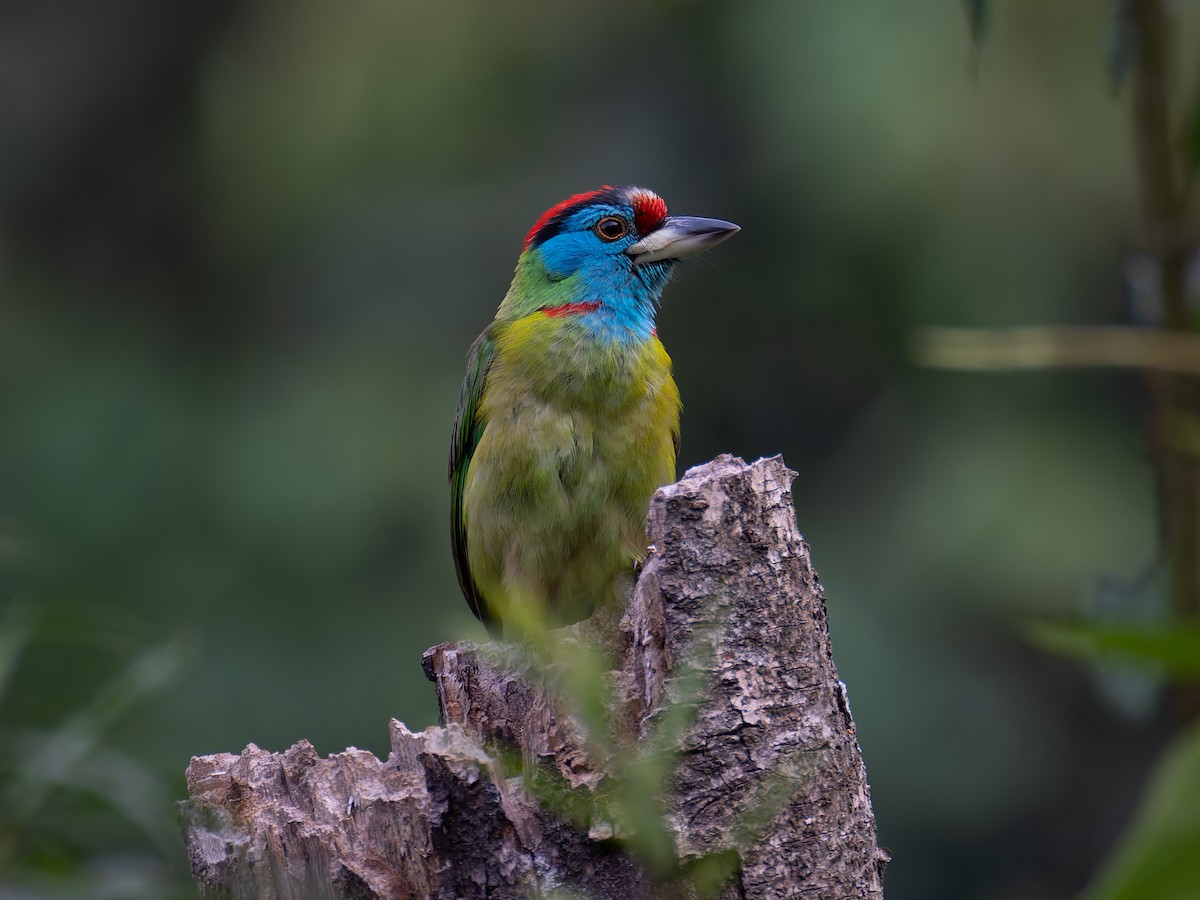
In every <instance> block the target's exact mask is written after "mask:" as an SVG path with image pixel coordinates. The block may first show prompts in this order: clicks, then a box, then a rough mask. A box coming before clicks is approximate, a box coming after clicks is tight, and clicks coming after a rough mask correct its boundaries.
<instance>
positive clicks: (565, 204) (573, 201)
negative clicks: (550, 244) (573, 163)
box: [525, 184, 612, 249]
mask: <svg viewBox="0 0 1200 900" xmlns="http://www.w3.org/2000/svg"><path fill="white" fill-rule="evenodd" d="M611 190H612V188H611V187H610V186H609V185H607V184H606V185H602V186H601V187H599V188H597V189H596V190H594V191H584V192H583V193H582V194H572V195H571V196H570V197H568V198H567V199H566V200H563V201H562V202H561V203H555V204H554V205H553V206H552V207H550V208H549V209H548V210H546V211H545V212H544V213H542V214H541V215H540V216H538V220H537V221H536V222H534V223H533V227H532V228H530V229H529V234H527V235H525V247H526V249H528V248H529V245H530V244H532V243H533V239H534V238H535V237H537V233H538V232H539V231H541V230H542V229H543V228H544V227H545V226H546V225H548V224H549V223H550V220H551V219H553V218H554V217H555V216H557V215H558V214H559V213H561V212H563V211H564V210H566V209H570V208H571V207H572V206H576V205H578V204H583V203H587V202H588V201H589V200H594V199H595V198H596V197H599V196H600V195H601V194H604V193H607V192H608V191H611Z"/></svg>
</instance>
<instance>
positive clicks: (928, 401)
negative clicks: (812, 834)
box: [0, 0, 1198, 900]
mask: <svg viewBox="0 0 1200 900" xmlns="http://www.w3.org/2000/svg"><path fill="white" fill-rule="evenodd" d="M1180 21H1181V27H1186V28H1187V29H1188V34H1189V35H1190V38H1191V43H1192V44H1194V43H1195V39H1196V37H1197V33H1198V32H1197V28H1196V24H1197V22H1196V16H1195V14H1194V13H1192V12H1189V13H1187V14H1186V15H1185V16H1184V18H1183V19H1181V20H1180ZM1110 28H1111V9H1110V8H1109V6H1108V4H1102V3H1100V4H1098V3H1094V2H1089V0H1070V2H1068V0H1061V2H1055V3H1046V2H1044V0H1009V2H1006V3H1002V4H999V5H998V6H997V7H996V8H995V9H994V10H993V11H992V16H991V25H990V31H989V33H988V36H987V41H986V43H985V45H984V47H983V50H982V55H981V57H980V58H979V59H978V60H974V62H977V63H978V69H977V72H975V73H974V74H973V69H974V68H975V67H974V65H973V50H972V45H971V40H970V36H969V33H968V29H967V27H966V18H965V16H964V14H963V9H962V6H961V5H960V4H956V3H947V2H933V0H922V2H916V0H914V2H905V3H903V4H900V3H893V2H884V0H874V2H859V3H819V2H815V0H812V2H795V0H773V2H771V0H754V2H741V3H736V4H733V3H724V4H722V3H717V2H686V0H674V2H660V3H635V2H633V0H612V2H608V3H604V4H598V3H593V4H577V3H550V2H544V3H523V4H510V3H504V4H501V3H488V2H482V0H474V2H461V3H432V2H400V0H393V2H382V0H350V2H346V3H338V4H334V3H329V2H322V0H287V2H283V0H175V2H172V3H169V4H168V3H162V2H156V0H109V2H106V3H92V2H86V0H51V2H43V3H20V2H17V3H9V4H5V5H3V6H2V7H0V85H3V88H2V90H0V566H2V568H0V604H3V611H2V612H0V688H3V695H2V696H0V768H2V770H3V771H2V772H0V774H2V775H3V781H0V897H5V898H8V897H13V898H16V897H20V898H42V897H89V898H91V897H97V898H99V897H114V898H117V897H145V898H160V897H170V896H181V897H182V896H188V895H189V893H190V891H191V888H190V881H189V878H188V873H187V864H186V859H185V855H184V852H183V848H182V843H181V841H180V839H179V836H178V830H177V826H176V824H175V820H174V815H175V813H174V807H173V801H175V800H177V799H180V798H181V797H182V795H183V793H184V789H183V781H182V772H183V769H184V767H185V766H186V764H187V761H188V758H189V757H190V756H191V755H193V754H202V753H213V752H218V751H238V750H240V749H241V748H242V747H243V746H245V745H246V744H247V743H249V742H255V743H257V744H259V745H260V746H263V747H266V748H270V749H275V750H282V749H284V748H286V747H287V746H289V745H290V744H291V743H293V742H294V741H296V740H298V739H300V738H305V737H306V738H309V739H311V740H312V741H313V742H314V743H315V744H316V746H317V748H318V750H320V751H321V752H322V753H323V754H325V753H330V752H334V751H338V750H340V749H342V748H344V747H345V746H347V745H354V746H358V747H366V748H369V749H372V750H374V751H377V752H384V751H385V750H386V746H387V729H386V724H387V719H388V717H390V716H395V717H398V718H400V719H402V720H404V721H405V722H406V723H407V724H408V725H410V726H411V727H414V728H416V727H423V726H425V725H429V724H433V723H434V721H435V718H436V705H435V702H434V696H433V692H432V689H431V686H430V685H429V684H427V683H426V681H425V679H424V678H423V676H422V674H421V670H420V666H419V660H420V654H421V651H422V650H423V649H424V648H425V647H427V646H429V645H431V644H433V643H436V642H438V641H442V640H447V639H452V638H480V637H482V636H483V632H482V629H481V628H480V627H479V626H478V625H477V624H476V623H475V622H474V620H473V619H472V618H471V617H470V614H469V612H468V610H467V607H466V605H465V604H464V603H463V601H462V598H461V595H460V593H459V590H458V587H457V584H456V583H455V578H454V572H453V565H452V562H451V556H450V550H449V546H448V527H447V524H448V523H447V517H448V492H447V488H446V484H445V474H444V473H445V457H446V453H447V449H448V440H449V430H450V425H451V422H452V419H453V415H454V409H455V404H456V401H457V393H458V388H459V383H460V380H461V377H462V372H463V366H464V360H465V353H466V348H467V346H468V344H469V343H470V342H471V340H472V339H473V338H474V336H475V335H476V334H477V333H478V332H479V331H480V330H481V329H482V328H483V327H484V325H485V324H486V323H487V322H488V321H489V320H490V318H491V316H492V314H493V312H494V309H495V306H496V304H497V303H498V302H499V299H500V297H501V296H502V295H503V292H504V290H505V288H506V287H507V284H508V280H509V277H510V274H511V271H512V266H513V264H514V262H515V259H516V254H517V252H518V251H519V249H520V242H521V238H522V236H523V235H524V233H525V231H526V230H527V229H528V227H529V226H530V224H531V223H532V222H533V220H534V219H535V218H536V217H537V215H538V214H539V213H540V212H541V211H542V210H543V209H544V208H546V207H547V206H549V205H550V204H552V203H554V202H555V201H557V200H559V199H561V198H563V197H565V196H567V195H568V194H571V193H574V192H576V191H580V190H585V189H588V188H591V187H594V186H597V185H599V184H601V183H612V184H623V183H632V184H642V185H645V186H648V187H652V188H654V189H655V190H657V191H658V192H660V193H661V194H662V195H663V196H664V197H666V198H667V201H668V203H669V204H670V206H671V208H672V210H673V211H675V212H679V213H690V214H698V215H712V216H720V217H723V218H728V219H731V220H733V221H736V222H738V223H739V224H741V225H742V227H743V229H744V230H743V233H742V234H740V235H739V236H738V237H737V239H736V240H733V241H731V242H729V243H728V244H726V245H724V246H722V247H721V248H720V249H719V250H717V251H714V252H713V253H712V254H710V255H709V256H708V257H706V258H705V259H701V260H699V261H696V262H693V263H692V264H690V265H687V266H685V267H682V268H681V270H680V271H679V273H678V275H677V277H676V280H675V283H674V284H673V285H672V287H671V288H670V289H669V290H668V292H667V296H666V302H665V307H664V309H663V311H662V314H661V317H660V320H659V333H660V335H661V337H662V338H663V340H664V342H665V343H666V345H667V347H668V349H669V350H670V352H671V354H672V356H673V357H674V360H675V366H676V375H677V379H678V382H679V385H680V389H681V391H682V393H683V397H684V403H685V411H684V423H683V430H684V436H683V449H682V457H681V468H680V471H681V472H682V469H683V468H684V467H686V466H690V465H694V464H697V463H700V462H703V461H705V460H707V459H709V458H711V457H712V456H714V455H716V454H717V453H720V452H724V451H729V452H733V453H736V454H740V455H742V456H744V457H747V458H749V459H753V458H757V457H759V456H763V455H771V454H775V453H783V454H784V456H785V458H786V460H787V461H788V463H789V464H790V465H791V466H792V467H793V468H795V469H797V470H798V471H799V477H798V478H797V480H796V484H795V501H796V508H797V514H798V518H799V522H800V527H801V529H802V531H803V532H804V533H805V536H806V537H807V539H808V540H809V542H810V544H811V546H812V550H813V556H814V560H815V563H816V565H817V568H818V569H819V571H820V573H821V575H822V579H823V581H824V583H825V586H826V590H827V594H828V600H829V613H830V619H831V627H832V630H833V639H834V647H835V653H836V660H837V664H838V668H839V672H840V674H841V676H842V677H843V679H844V680H845V681H846V683H847V685H848V687H849V692H850V698H851V702H852V704H853V708H854V712H855V716H856V720H857V723H858V727H859V732H860V739H861V743H862V746H863V751H864V755H865V759H866V763H867V768H868V773H869V775H870V780H871V783H872V788H873V794H874V801H875V808H876V813H877V816H878V820H879V829H880V839H881V842H882V843H883V844H884V845H886V846H888V847H890V848H891V849H892V850H893V852H894V854H895V861H894V863H893V864H892V866H891V867H890V868H889V870H888V873H887V888H888V896H889V897H890V898H894V900H913V898H922V900H940V898H945V900H952V898H953V900H962V898H980V900H985V898H986V900H1007V898H1014V900H1015V898H1022V900H1041V898H1047V900H1049V898H1063V897H1069V896H1072V895H1074V894H1076V893H1077V892H1078V891H1079V890H1080V889H1081V888H1082V887H1083V886H1084V885H1085V884H1086V883H1087V881H1088V879H1089V877H1090V876H1091V875H1092V873H1093V872H1094V871H1095V869H1096V867H1097V866H1098V865H1099V864H1100V862H1101V860H1102V859H1103V858H1104V857H1105V855H1106V853H1108V852H1109V850H1110V848H1111V846H1112V845H1113V843H1114V841H1115V840H1116V838H1117V836H1118V835H1119V834H1120V832H1121V830H1122V828H1123V826H1124V825H1125V824H1126V822H1127V821H1128V819H1129V817H1130V815H1131V813H1132V811H1133V809H1134V807H1135V804H1136V801H1137V798H1138V796H1139V794H1140V792H1141V791H1142V789H1143V787H1144V785H1145V782H1146V778H1147V775H1148V773H1149V771H1150V769H1151V767H1152V766H1153V764H1154V762H1155V761H1156V759H1157V758H1158V756H1159V753H1160V751H1161V749H1162V747H1163V746H1164V743H1165V741H1166V739H1167V737H1168V735H1169V733H1170V728H1169V723H1168V722H1167V720H1166V715H1165V714H1164V713H1163V712H1162V711H1161V710H1160V708H1159V705H1158V704H1156V703H1155V694H1154V690H1153V687H1152V686H1150V687H1149V688H1147V686H1146V685H1145V684H1140V685H1139V684H1138V683H1137V682H1128V683H1125V684H1124V687H1125V691H1124V693H1123V694H1121V696H1122V697H1123V699H1124V702H1123V704H1121V705H1117V704H1114V703H1113V702H1111V700H1109V699H1107V698H1106V695H1105V694H1104V693H1103V692H1102V691H1101V690H1099V689H1098V686H1097V683H1096V682H1095V680H1094V679H1093V678H1091V677H1090V674H1089V672H1088V671H1087V669H1086V668H1085V667H1081V666H1079V665H1077V664H1076V663H1073V662H1070V661H1065V660H1061V659H1058V658H1055V657H1052V656H1048V655H1046V654H1044V653H1042V652H1041V651H1039V650H1036V649H1034V648H1032V647H1030V646H1029V645H1028V644H1026V643H1025V642H1024V641H1023V640H1022V639H1021V638H1020V628H1021V627H1022V624H1023V623H1024V622H1025V621H1026V620H1027V619H1028V618H1029V617H1031V616H1044V615H1060V614H1062V615H1069V614H1074V613H1077V612H1079V611H1081V610H1085V609H1088V608H1089V607H1092V606H1095V605H1096V604H1098V603H1100V604H1103V603H1104V602H1105V600H1106V598H1108V597H1111V596H1113V595H1118V596H1119V595H1122V593H1123V592H1130V591H1132V592H1134V593H1137V591H1134V588H1131V587H1129V585H1128V584H1127V579H1131V578H1133V576H1134V575H1136V574H1137V573H1138V572H1140V571H1142V570H1143V569H1144V568H1145V567H1146V565H1147V564H1148V563H1150V562H1151V560H1152V558H1153V556H1154V554H1155V551H1156V549H1157V543H1156V542H1157V537H1156V521H1155V518H1156V510H1155V493H1154V490H1155V488H1154V480H1153V473H1152V470H1151V468H1150V466H1149V465H1148V464H1147V461H1146V459H1145V457H1144V450H1143V442H1144V439H1143V434H1142V418H1143V415H1144V406H1145V398H1144V396H1143V392H1142V388H1141V385H1140V382H1139V381H1138V379H1137V378H1136V376H1133V375H1129V374H1111V373H1097V372H1073V373H1057V374H1056V373H1028V374H1019V375H962V374H947V373H944V372H934V371H928V370H921V369H919V368H916V367H914V366H913V365H912V363H911V360H910V356H909V351H908V342H909V339H910V335H911V332H912V330H913V329H914V328H916V327H918V326H920V325H922V324H950V325H1017V324H1022V323H1038V322H1040V323H1052V324H1054V323H1059V324H1061V323H1102V322H1120V321H1123V320H1124V319H1125V300H1124V297H1123V294H1122V288H1121V272H1122V267H1123V265H1124V262H1125V260H1126V258H1127V257H1128V256H1129V254H1130V253H1131V252H1132V251H1133V250H1134V248H1135V247H1136V246H1137V243H1138V240H1139V228H1140V214H1139V209H1138V201H1137V194H1136V178H1135V165H1134V159H1133V148H1132V143H1131V137H1130V128H1129V111H1128V105H1127V102H1126V99H1125V98H1124V97H1122V96H1119V95H1114V94H1113V92H1112V91H1111V90H1110V85H1109V82H1108V77H1107V74H1106V71H1105V55H1106V52H1107V51H1106V48H1107V46H1108V44H1109V41H1110V33H1109V32H1110ZM1184 62H1187V61H1186V60H1184ZM1189 71H1191V70H1190V69H1189ZM1141 594H1146V595H1147V597H1148V598H1149V599H1148V600H1147V602H1153V600H1154V590H1153V586H1152V588H1151V589H1150V590H1149V591H1148V592H1147V591H1141ZM1139 596H1140V595H1139ZM1109 693H1110V694H1111V693H1112V692H1111V691H1110V692H1109Z"/></svg>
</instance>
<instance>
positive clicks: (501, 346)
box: [450, 187, 738, 632]
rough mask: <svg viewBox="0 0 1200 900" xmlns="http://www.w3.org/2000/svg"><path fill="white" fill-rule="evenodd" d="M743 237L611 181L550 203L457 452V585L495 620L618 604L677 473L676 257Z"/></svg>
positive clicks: (553, 617) (485, 364) (499, 325)
mask: <svg viewBox="0 0 1200 900" xmlns="http://www.w3.org/2000/svg"><path fill="white" fill-rule="evenodd" d="M736 231H738V226H736V225H734V224H732V223H731V222H724V221H722V220H720V219H703V218H694V217H689V216H668V215H667V206H666V204H665V203H664V202H663V200H662V198H661V197H659V196H658V195H657V194H655V193H654V192H653V191H649V190H646V189H645V188H638V187H602V188H600V189H599V190H595V191H589V192H587V193H584V194H576V195H575V196H573V197H570V198H569V199H567V200H564V201H563V202H562V203H559V204H557V205H555V206H552V207H551V208H550V209H548V210H546V212H544V213H543V214H542V215H541V217H540V218H539V219H538V220H537V222H536V223H535V224H534V226H533V228H532V229H531V230H530V232H529V234H528V235H527V236H526V238H525V246H524V249H523V251H522V253H521V255H520V257H518V259H517V269H516V273H515V274H514V276H513V280H512V285H511V286H510V287H509V289H508V293H507V294H506V295H505V297H504V300H503V301H502V302H501V303H500V308H499V310H498V311H497V312H496V318H495V320H494V321H493V322H492V324H491V325H489V326H488V328H487V329H486V330H485V331H484V332H483V334H481V335H480V336H479V337H478V339H477V340H476V341H475V343H474V344H473V345H472V346H471V350H470V354H469V357H468V362H467V376H466V380H465V381H464V382H463V386H462V393H461V394H460V397H459V403H458V416H457V418H456V420H455V423H454V434H453V440H452V445H451V450H450V493H451V507H452V510H451V533H452V536H453V543H454V561H455V566H456V568H457V570H458V580H459V584H461V585H462V590H463V594H465V595H466V598H467V603H469V604H470V606H471V609H472V611H474V613H475V615H477V616H478V617H479V618H480V619H482V620H483V622H484V623H485V624H486V625H488V627H489V629H490V630H492V631H493V632H497V631H498V630H499V627H500V626H501V625H502V624H505V623H507V624H509V625H510V626H514V627H515V629H516V630H518V631H519V630H521V629H524V628H528V627H530V626H532V625H542V626H545V625H552V624H565V623H568V622H572V621H576V620H578V619H581V618H583V617H585V616H587V615H589V614H590V613H591V612H592V611H593V609H594V608H595V607H596V606H597V605H598V604H604V603H607V602H612V601H616V600H617V599H618V597H617V594H618V587H617V585H618V584H619V582H620V579H621V577H622V575H623V574H624V573H627V572H629V571H630V569H631V567H632V565H633V563H634V562H635V561H636V560H638V559H640V558H641V557H642V556H643V555H644V553H645V538H644V531H643V521H644V518H645V515H646V509H647V506H648V504H649V502H650V496H651V495H652V494H653V493H654V490H655V488H657V487H659V486H661V485H664V484H668V483H670V482H671V481H673V480H674V479H675V458H676V455H677V453H678V448H679V408H680V402H679V390H678V389H677V388H676V386H675V381H674V379H673V378H672V377H671V358H670V357H669V356H667V352H666V350H664V349H663V345H662V343H661V342H660V341H659V339H658V335H657V332H656V330H655V313H656V312H657V309H658V303H659V300H660V298H661V297H662V292H663V288H665V287H666V285H667V282H668V281H669V280H670V278H671V272H672V269H673V268H674V265H675V261H676V260H677V259H679V258H680V257H683V256H688V255H690V254H693V253H696V252H698V251H700V250H705V249H707V248H709V247H712V246H714V245H715V244H718V243H720V242H721V241H723V240H725V239H726V238H728V237H730V236H731V235H732V234H734V233H735V232H736Z"/></svg>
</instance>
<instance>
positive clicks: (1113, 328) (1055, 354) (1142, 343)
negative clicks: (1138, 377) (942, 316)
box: [912, 325, 1200, 375]
mask: <svg viewBox="0 0 1200 900" xmlns="http://www.w3.org/2000/svg"><path fill="white" fill-rule="evenodd" d="M912 350H913V356H914V358H915V359H916V361H917V362H918V363H919V364H921V365H923V366H929V367H931V368H936V369H963V370H1000V371H1003V370H1009V369H1051V368H1083V367H1115V368H1132V369H1152V370H1156V371H1160V372H1176V373H1184V374H1188V375H1200V336H1198V335H1194V334H1187V333H1181V332H1169V331H1161V330H1157V329H1148V328H1136V327H1132V326H1118V325H1106V326H1097V327H1061V328H1060V327H1052V326H1029V327H1024V328H922V329H919V330H918V331H917V332H916V334H915V335H914V337H913V344H912Z"/></svg>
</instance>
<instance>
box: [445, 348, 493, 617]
mask: <svg viewBox="0 0 1200 900" xmlns="http://www.w3.org/2000/svg"><path fill="white" fill-rule="evenodd" d="M495 351H496V342H495V340H494V338H493V335H492V328H488V329H487V330H486V331H485V332H484V333H483V334H481V335H479V337H478V338H476V339H475V343H474V344H472V345H471V350H470V352H469V353H468V354H467V377H466V378H465V379H464V380H463V385H462V391H461V392H460V393H459V395H458V415H457V416H455V418H454V434H453V435H452V439H451V444H450V467H449V477H450V538H451V541H452V542H453V546H454V568H455V571H457V572H458V583H459V586H460V587H462V592H463V596H464V597H466V598H467V605H468V606H470V607H471V612H473V613H475V616H476V618H478V619H479V620H480V621H481V622H483V624H484V625H486V626H488V630H489V631H494V629H496V628H498V626H499V623H498V622H496V621H495V619H494V618H493V617H492V615H491V613H490V611H489V610H488V608H487V604H486V603H485V602H484V599H483V595H482V594H480V593H479V588H478V587H477V586H476V584H475V579H473V578H472V577H471V566H470V564H469V563H468V561H467V525H466V521H465V520H464V519H463V488H464V487H466V483H467V469H469V468H470V466H471V457H472V456H474V455H475V448H476V447H478V446H479V439H480V438H481V437H482V436H483V430H484V428H485V427H486V426H487V423H486V422H485V421H483V419H482V418H481V411H480V408H479V402H480V399H481V398H482V396H483V384H484V380H485V379H486V378H487V371H488V367H489V366H491V364H492V357H493V356H494V355H495Z"/></svg>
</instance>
